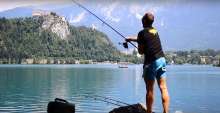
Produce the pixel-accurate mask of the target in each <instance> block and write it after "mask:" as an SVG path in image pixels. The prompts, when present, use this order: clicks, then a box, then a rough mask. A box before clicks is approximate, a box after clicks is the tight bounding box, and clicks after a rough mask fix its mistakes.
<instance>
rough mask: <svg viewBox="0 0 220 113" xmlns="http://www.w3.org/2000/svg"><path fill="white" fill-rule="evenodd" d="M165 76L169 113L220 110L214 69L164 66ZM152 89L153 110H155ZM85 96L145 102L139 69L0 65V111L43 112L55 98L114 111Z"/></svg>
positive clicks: (99, 111)
mask: <svg viewBox="0 0 220 113" xmlns="http://www.w3.org/2000/svg"><path fill="white" fill-rule="evenodd" d="M167 74H168V77H167V80H168V87H169V92H170V95H171V111H172V112H175V111H183V112H198V111H199V112H210V111H211V112H220V109H218V106H217V105H219V104H220V102H219V101H218V99H217V98H219V97H220V92H219V90H220V88H219V87H218V86H219V80H220V76H219V75H220V69H219V68H213V67H210V66H169V67H168V73H167ZM155 87H157V85H156V86H155ZM155 89H157V90H156V92H155V94H156V95H155V97H156V99H155V103H154V110H155V111H157V112H160V111H162V110H161V107H162V106H161V100H160V93H159V90H158V88H155ZM85 94H90V95H101V96H105V97H111V98H114V99H118V100H121V101H124V102H127V103H138V102H141V103H145V85H144V81H143V79H142V66H141V65H131V66H129V68H128V69H119V68H118V66H117V65H10V66H9V65H4V66H3V65H0V112H13V113H14V112H46V107H47V103H48V102H49V101H51V100H53V99H54V98H57V97H59V98H63V99H66V100H69V101H70V102H72V103H75V104H76V110H77V112H83V113H88V112H89V113H103V112H108V111H110V110H112V109H113V108H114V107H116V106H114V105H111V104H107V103H104V102H101V101H97V100H94V99H92V98H85V97H84V96H82V95H85ZM189 103H190V105H189Z"/></svg>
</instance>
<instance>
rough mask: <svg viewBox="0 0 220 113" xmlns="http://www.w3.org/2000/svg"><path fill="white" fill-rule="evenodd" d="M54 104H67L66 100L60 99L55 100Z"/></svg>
mask: <svg viewBox="0 0 220 113" xmlns="http://www.w3.org/2000/svg"><path fill="white" fill-rule="evenodd" d="M55 102H63V103H68V102H67V101H66V100H64V99H60V98H55Z"/></svg>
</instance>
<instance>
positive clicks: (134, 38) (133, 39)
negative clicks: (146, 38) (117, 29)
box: [125, 36, 137, 42]
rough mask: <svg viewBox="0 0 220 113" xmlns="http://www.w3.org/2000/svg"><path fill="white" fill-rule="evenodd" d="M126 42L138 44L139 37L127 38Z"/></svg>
mask: <svg viewBox="0 0 220 113" xmlns="http://www.w3.org/2000/svg"><path fill="white" fill-rule="evenodd" d="M125 41H126V42H131V41H134V42H136V41H137V37H136V36H129V37H126V39H125Z"/></svg>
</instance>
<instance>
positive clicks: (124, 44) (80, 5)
mask: <svg viewBox="0 0 220 113" xmlns="http://www.w3.org/2000/svg"><path fill="white" fill-rule="evenodd" d="M72 1H73V3H75V4H76V5H78V6H79V7H81V8H83V9H84V10H86V11H87V12H89V13H90V14H92V15H93V16H94V17H96V18H97V19H98V20H100V21H101V22H102V23H103V24H105V25H107V26H108V27H109V28H111V29H112V30H113V31H115V32H116V33H117V34H118V35H120V36H121V37H122V38H124V39H125V40H126V39H127V38H126V37H125V36H124V35H122V33H120V32H119V31H117V30H116V29H115V28H113V27H112V26H111V25H110V24H108V23H107V22H105V21H104V20H103V19H101V18H100V17H98V16H97V15H96V14H95V13H93V12H92V11H90V10H89V9H87V8H86V7H84V6H83V5H82V4H80V3H78V2H76V1H75V0H72ZM128 43H130V44H131V45H132V46H134V47H135V48H137V46H136V45H135V44H133V43H132V42H130V41H128ZM123 46H124V47H125V48H128V45H127V42H124V43H123Z"/></svg>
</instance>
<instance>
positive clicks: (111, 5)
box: [102, 2, 120, 22]
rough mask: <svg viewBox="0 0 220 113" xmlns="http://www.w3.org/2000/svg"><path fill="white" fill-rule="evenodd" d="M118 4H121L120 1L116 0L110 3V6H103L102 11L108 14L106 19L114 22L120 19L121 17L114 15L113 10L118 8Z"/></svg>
mask: <svg viewBox="0 0 220 113" xmlns="http://www.w3.org/2000/svg"><path fill="white" fill-rule="evenodd" d="M118 4H119V3H118V2H114V3H112V4H110V5H109V6H107V7H103V8H102V13H104V15H105V16H106V19H109V20H111V21H113V22H119V21H120V18H118V17H114V16H113V15H112V12H113V11H114V10H115V9H116V8H117V6H118Z"/></svg>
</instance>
